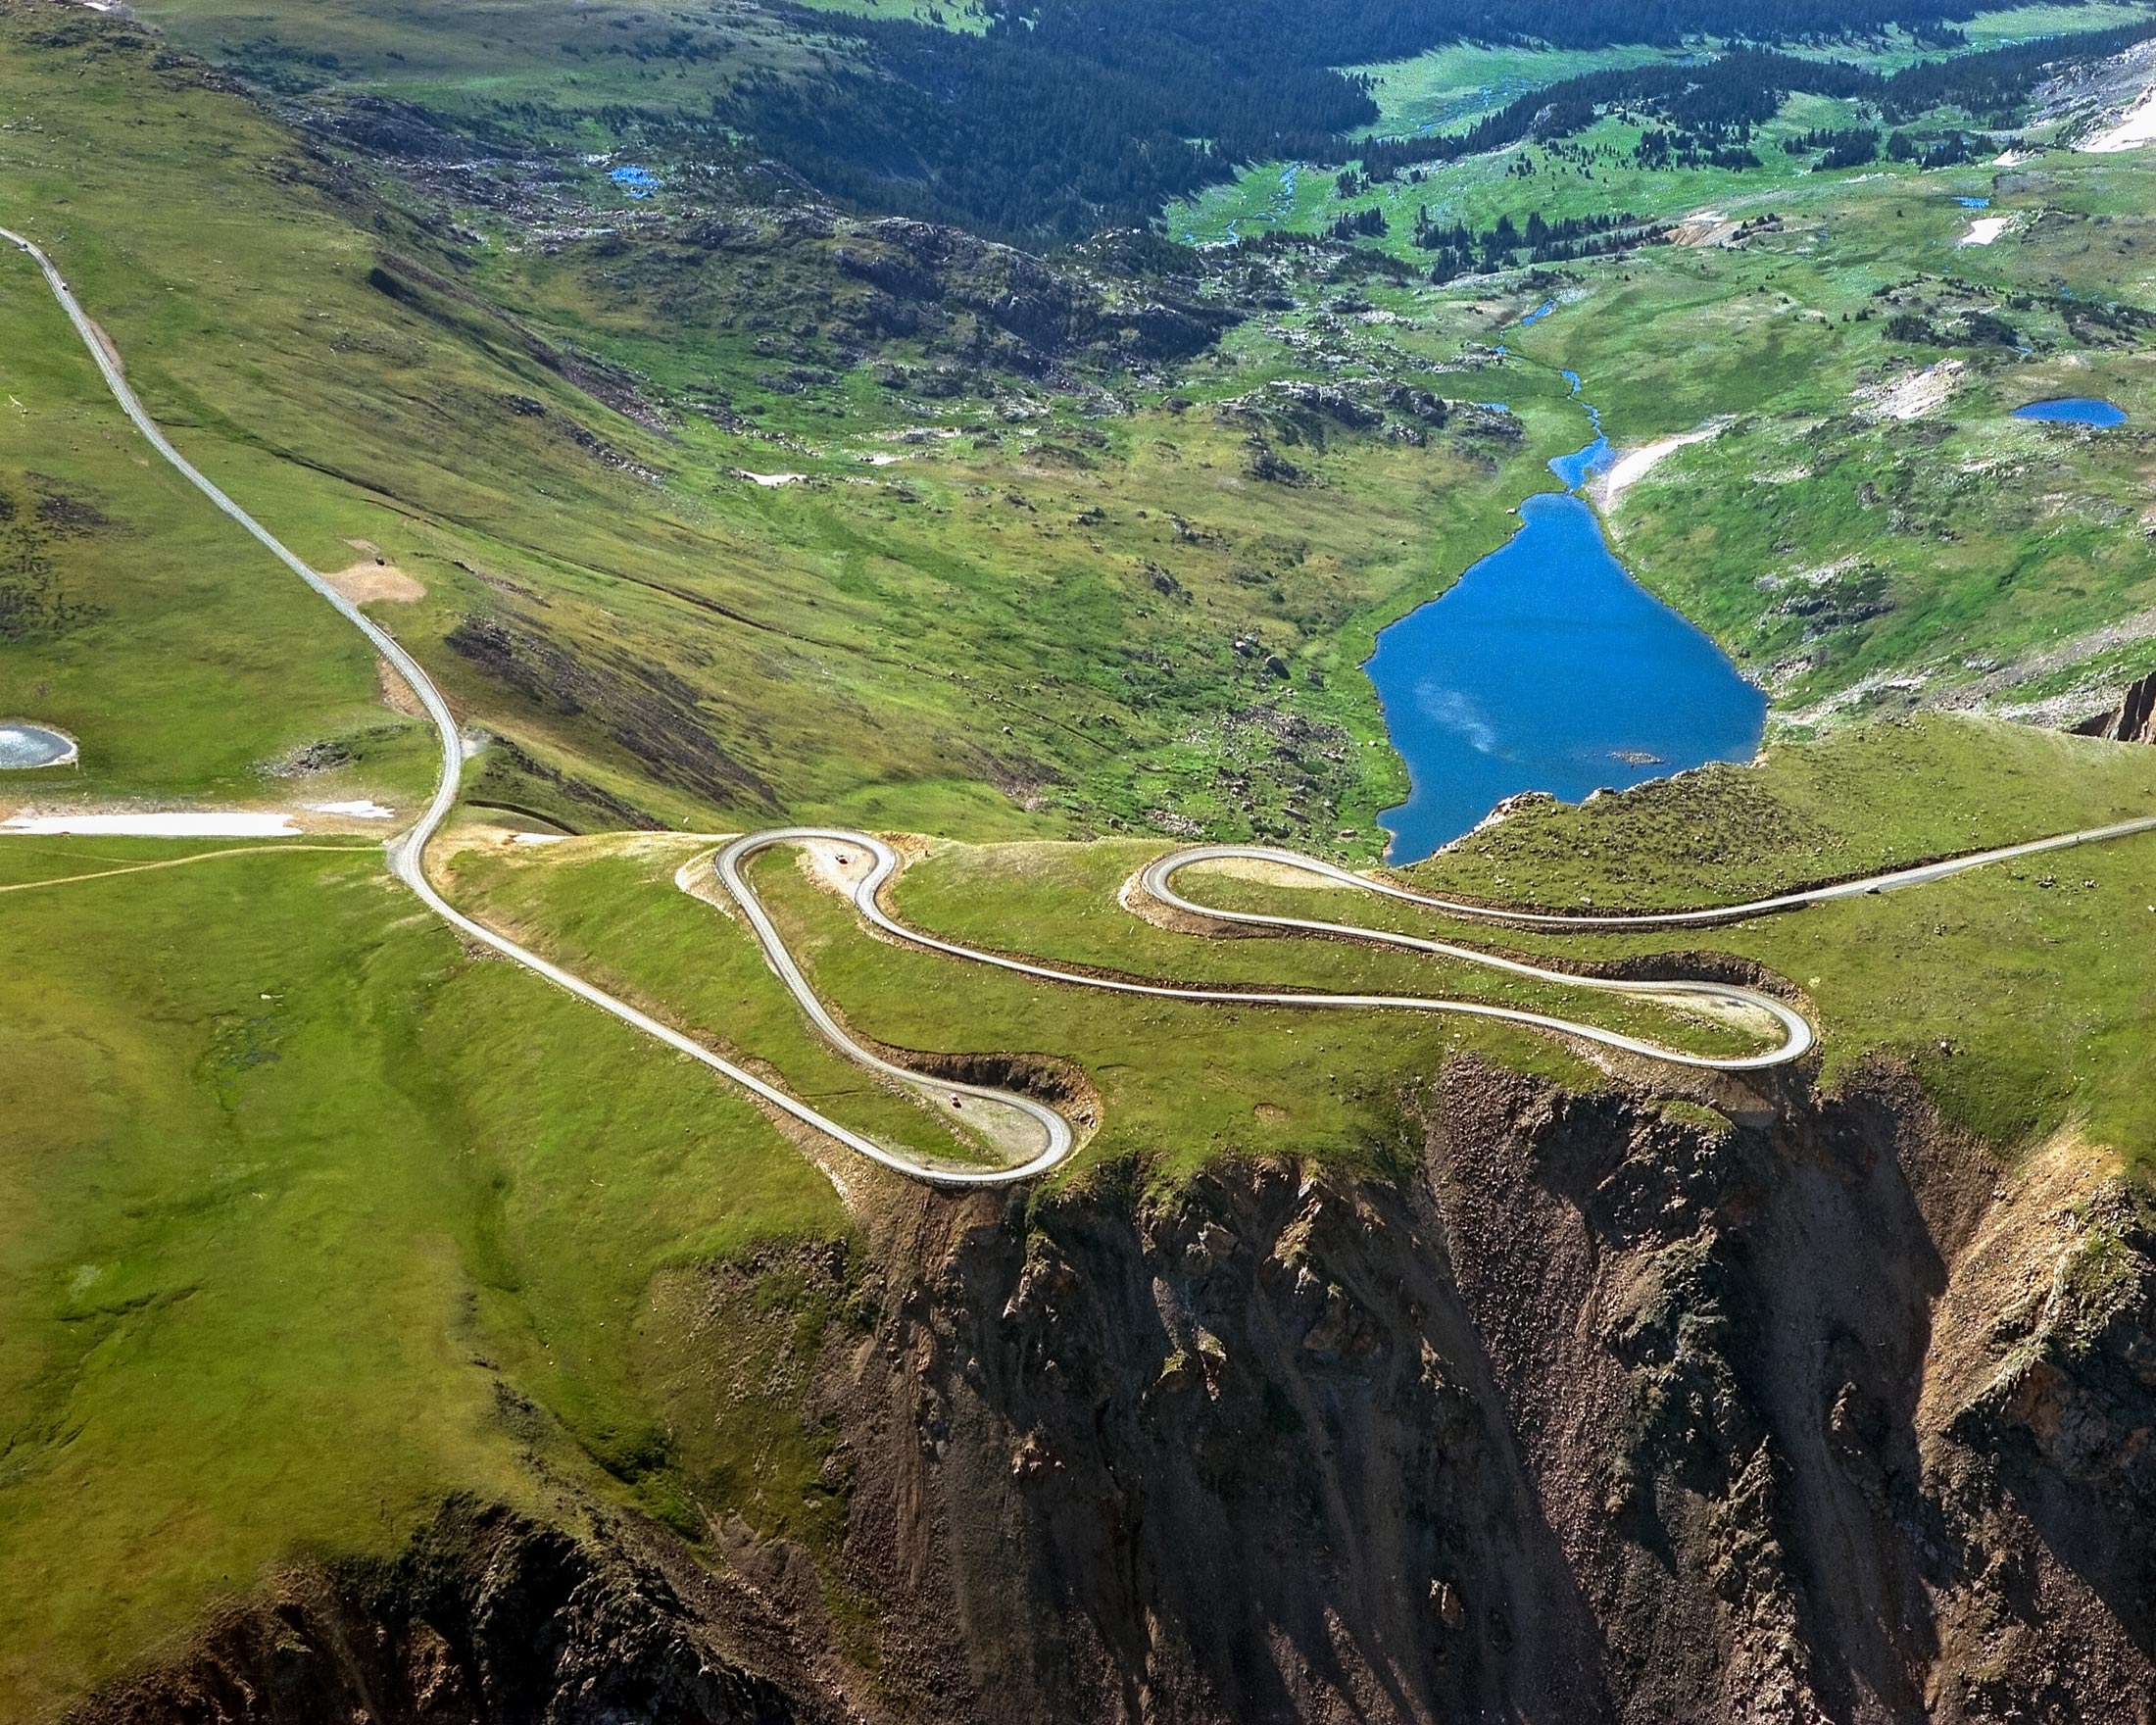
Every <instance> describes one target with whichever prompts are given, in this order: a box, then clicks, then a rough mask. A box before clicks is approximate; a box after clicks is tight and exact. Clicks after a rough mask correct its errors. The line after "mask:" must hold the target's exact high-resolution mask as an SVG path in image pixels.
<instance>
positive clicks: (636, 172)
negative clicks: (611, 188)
mask: <svg viewBox="0 0 2156 1725" xmlns="http://www.w3.org/2000/svg"><path fill="white" fill-rule="evenodd" d="M607 177H608V178H609V179H611V180H613V183H614V184H615V185H617V186H619V187H620V188H621V189H622V190H623V191H625V192H627V193H628V194H629V196H630V197H632V198H648V197H650V196H651V195H652V193H654V192H656V191H657V190H658V189H659V188H660V186H661V185H662V183H664V182H663V181H662V180H661V179H660V177H659V175H658V174H656V173H653V172H652V171H651V170H650V169H649V168H638V167H635V166H633V165H632V166H629V167H625V168H616V169H615V170H614V171H613V173H610V174H608V175H607Z"/></svg>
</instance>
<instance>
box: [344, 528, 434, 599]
mask: <svg viewBox="0 0 2156 1725" xmlns="http://www.w3.org/2000/svg"><path fill="white" fill-rule="evenodd" d="M346 543H347V544H348V545H350V546H351V547H352V549H353V550H354V551H357V552H358V553H359V554H360V561H359V562H358V563H356V564H354V565H353V566H352V567H350V568H343V569H338V570H337V571H335V572H334V573H333V574H332V573H325V574H324V575H323V576H322V579H323V580H325V581H327V582H328V583H329V584H330V585H331V586H332V587H334V588H335V589H336V590H337V591H338V592H339V593H340V594H342V595H343V596H344V597H345V598H347V599H349V600H351V601H352V603H353V604H354V605H373V604H375V603H376V602H378V601H381V600H389V601H393V602H395V603H398V604H404V605H409V604H411V603H413V602H414V601H416V600H420V599H424V598H425V597H426V587H425V584H424V583H423V582H421V581H420V580H419V579H418V578H417V576H414V575H409V574H407V573H405V571H404V570H403V569H401V568H399V567H397V566H396V565H395V564H393V563H391V562H390V561H389V559H388V558H387V557H386V556H384V555H383V553H382V552H381V550H380V549H379V548H378V547H376V546H374V545H372V544H370V543H369V542H368V541H367V540H365V539H349V540H347V541H346Z"/></svg>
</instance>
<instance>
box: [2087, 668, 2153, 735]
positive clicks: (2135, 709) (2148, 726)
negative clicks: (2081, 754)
mask: <svg viewBox="0 0 2156 1725" xmlns="http://www.w3.org/2000/svg"><path fill="white" fill-rule="evenodd" d="M2074 734H2075V735H2076V736H2077V737H2103V738H2105V739H2107V740H2108V741H2110V742H2114V743H2156V671H2150V672H2149V674H2148V675H2147V676H2145V677H2143V678H2141V680H2140V681H2139V682H2137V683H2134V684H2133V685H2132V686H2131V688H2129V689H2128V690H2127V692H2126V694H2125V696H2124V698H2122V699H2121V701H2120V702H2119V705H2118V706H2116V707H2114V708H2112V709H2111V711H2110V712H2108V713H2099V714H2097V715H2096V716H2095V717H2094V718H2086V719H2083V720H2082V722H2081V723H2080V724H2078V725H2076V726H2075V727H2074Z"/></svg>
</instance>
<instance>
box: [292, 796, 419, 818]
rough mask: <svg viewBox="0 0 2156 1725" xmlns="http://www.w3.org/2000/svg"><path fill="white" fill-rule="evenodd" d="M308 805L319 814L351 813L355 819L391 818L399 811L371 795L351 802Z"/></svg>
mask: <svg viewBox="0 0 2156 1725" xmlns="http://www.w3.org/2000/svg"><path fill="white" fill-rule="evenodd" d="M307 807H308V808H309V809H310V810H312V811H313V812H314V813H317V814H349V815H351V816H352V817H353V818H354V819H355V820H389V819H392V818H394V817H395V815H396V813H397V812H396V810H394V809H384V808H383V807H382V806H381V805H380V804H379V803H377V802H375V801H374V800H373V798H371V797H358V798H355V799H354V800H353V801H351V802H349V803H310V804H308V805H307Z"/></svg>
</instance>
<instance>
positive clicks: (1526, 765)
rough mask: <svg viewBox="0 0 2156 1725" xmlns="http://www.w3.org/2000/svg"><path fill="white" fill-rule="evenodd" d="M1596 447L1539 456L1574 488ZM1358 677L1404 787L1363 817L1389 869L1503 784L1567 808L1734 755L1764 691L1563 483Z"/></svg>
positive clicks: (1381, 646)
mask: <svg viewBox="0 0 2156 1725" xmlns="http://www.w3.org/2000/svg"><path fill="white" fill-rule="evenodd" d="M1595 428H1596V430H1597V431H1599V429H1600V424H1599V421H1598V420H1597V422H1596V427H1595ZM1609 456H1610V449H1609V443H1608V440H1607V439H1606V438H1603V437H1600V436H1597V437H1596V438H1595V440H1594V442H1593V443H1591V444H1589V445H1588V446H1587V447H1586V448H1585V449H1579V450H1575V451H1574V452H1573V453H1572V454H1570V455H1566V456H1559V457H1558V458H1557V459H1556V460H1555V461H1553V462H1551V463H1550V464H1549V466H1550V468H1551V470H1552V471H1553V472H1555V473H1556V474H1557V475H1558V476H1559V477H1560V478H1562V479H1563V480H1564V482H1565V483H1566V484H1567V485H1568V486H1577V485H1579V484H1581V483H1582V482H1584V481H1585V479H1586V478H1587V477H1588V476H1589V475H1590V474H1591V473H1593V472H1594V471H1596V470H1597V469H1598V468H1601V467H1604V466H1606V465H1607V464H1608V461H1609ZM1364 669H1366V670H1367V671H1368V672H1369V674H1370V680H1371V681H1372V682H1374V683H1375V684H1376V685H1377V690H1378V699H1379V700H1380V701H1381V702H1382V703H1383V705H1384V708H1385V722H1386V727H1387V729H1388V730H1389V731H1390V732H1391V734H1392V739H1393V746H1394V748H1396V749H1397V750H1398V751H1399V753H1400V757H1401V759H1402V760H1404V761H1405V762H1406V763H1407V772H1408V777H1409V779H1410V781H1411V783H1412V784H1413V787H1414V789H1413V793H1412V794H1411V795H1410V796H1409V797H1408V799H1407V801H1406V802H1405V803H1403V804H1401V805H1400V806H1399V807H1398V808H1397V809H1389V810H1387V811H1386V812H1385V813H1383V814H1382V815H1380V816H1379V820H1380V823H1381V824H1382V825H1383V826H1384V827H1385V829H1386V830H1387V831H1388V832H1390V833H1391V834H1392V835H1393V843H1392V847H1391V849H1390V851H1389V852H1388V857H1389V859H1390V860H1391V861H1392V862H1419V861H1420V860H1421V859H1423V858H1425V857H1427V856H1429V855H1430V854H1431V853H1432V852H1433V851H1436V850H1437V849H1438V848H1439V847H1440V846H1442V845H1445V844H1447V843H1449V842H1450V841H1451V840H1453V839H1456V838H1458V837H1459V836H1460V835H1461V834H1462V833H1464V832H1467V831H1468V830H1470V829H1471V828H1472V827H1473V826H1474V825H1475V824H1476V823H1477V822H1478V821H1480V820H1481V819H1482V818H1483V816H1484V815H1486V814H1488V813H1490V812H1491V810H1493V809H1495V807H1496V806H1497V805H1498V804H1499V803H1501V802H1502V801H1503V800H1504V799H1505V798H1507V797H1510V796H1514V795H1516V794H1518V793H1519V792H1521V791H1547V792H1549V793H1550V794H1551V795H1553V796H1556V797H1560V798H1562V799H1564V800H1565V801H1566V802H1578V801H1580V800H1581V799H1582V798H1584V797H1586V796H1587V795H1588V793H1589V792H1591V791H1593V790H1594V789H1596V788H1597V787H1599V786H1604V785H1606V786H1608V787H1610V788H1611V789H1613V790H1622V789H1624V788H1625V787H1627V786H1630V785H1636V784H1639V783H1641V782H1642V781H1643V780H1646V779H1650V778H1657V777H1660V776H1662V775H1664V774H1666V773H1670V772H1675V771H1678V770H1680V769H1682V768H1685V767H1691V766H1699V765H1702V764H1705V763H1707V762H1709V761H1748V760H1750V759H1751V757H1752V755H1753V754H1754V753H1755V752H1756V751H1757V749H1758V747H1759V737H1760V732H1761V730H1762V729H1763V728H1764V726H1765V724H1766V716H1767V699H1766V697H1765V696H1764V695H1763V694H1761V693H1760V691H1759V690H1757V689H1755V688H1754V687H1752V685H1751V684H1749V683H1747V682H1746V681H1744V679H1743V678H1742V677H1740V676H1739V675H1738V674H1737V668H1736V666H1735V665H1731V663H1730V662H1729V660H1728V659H1726V658H1725V657H1723V654H1722V650H1721V649H1720V648H1719V647H1717V646H1715V644H1714V643H1713V642H1712V641H1710V640H1709V639H1708V638H1707V637H1706V636H1705V635H1703V634H1702V633H1700V631H1699V630H1697V629H1695V628H1694V627H1692V625H1691V623H1689V622H1687V621H1686V620H1685V619H1684V618H1683V617H1682V616H1678V614H1677V613H1676V612H1674V611H1672V610H1670V609H1669V607H1668V606H1666V605H1664V604H1662V603H1661V602H1660V601H1659V600H1657V599H1655V598H1654V597H1653V596H1652V595H1650V594H1649V593H1647V592H1646V590H1645V589H1644V588H1642V587H1641V586H1640V585H1639V583H1637V582H1636V581H1634V580H1633V578H1632V577H1631V576H1630V575H1628V574H1627V573H1626V572H1625V569H1624V567H1623V565H1621V564H1619V563H1618V561H1617V560H1616V558H1615V557H1613V556H1611V555H1610V550H1609V546H1608V545H1607V544H1606V543H1605V542H1604V540H1603V538H1602V528H1601V522H1600V521H1599V520H1598V519H1596V517H1595V516H1594V512H1593V510H1591V509H1589V508H1588V506H1587V504H1586V503H1585V502H1583V501H1582V500H1581V499H1580V498H1578V497H1576V496H1574V495H1572V494H1571V493H1570V492H1567V493H1565V494H1564V495H1561V496H1559V495H1555V494H1550V493H1544V495H1542V496H1539V497H1531V498H1529V499H1528V500H1527V501H1526V502H1525V503H1524V504H1522V505H1521V506H1520V530H1519V531H1518V532H1517V533H1515V534H1513V536H1512V538H1511V540H1510V541H1509V542H1508V543H1507V544H1506V545H1505V546H1504V547H1503V549H1501V550H1499V551H1495V552H1493V553H1492V554H1491V555H1490V556H1488V557H1486V558H1484V559H1483V560H1482V562H1480V563H1478V564H1476V565H1475V566H1474V567H1472V568H1470V569H1469V570H1468V571H1467V572H1466V573H1465V574H1464V575H1462V576H1461V577H1460V578H1459V580H1458V581H1457V582H1456V583H1455V584H1454V585H1453V586H1452V587H1451V588H1450V589H1449V590H1447V591H1446V592H1445V593H1444V594H1442V595H1440V596H1439V597H1438V598H1436V599H1434V600H1432V601H1431V602H1430V603H1429V604H1428V605H1425V606H1423V607H1421V608H1420V609H1419V610H1417V611H1414V612H1412V613H1410V614H1409V615H1408V616H1404V617H1402V618H1401V619H1400V620H1399V621H1398V622H1397V623H1395V624H1394V625H1393V626H1392V627H1391V628H1389V629H1387V630H1386V631H1385V632H1384V633H1383V634H1381V635H1379V637H1378V650H1377V652H1376V653H1375V654H1374V655H1372V656H1371V659H1370V662H1369V664H1368V665H1365V666H1364Z"/></svg>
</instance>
